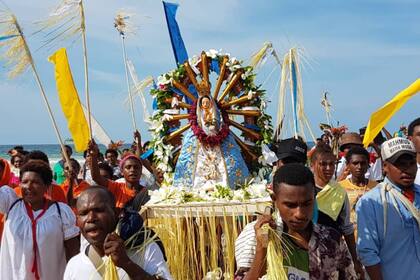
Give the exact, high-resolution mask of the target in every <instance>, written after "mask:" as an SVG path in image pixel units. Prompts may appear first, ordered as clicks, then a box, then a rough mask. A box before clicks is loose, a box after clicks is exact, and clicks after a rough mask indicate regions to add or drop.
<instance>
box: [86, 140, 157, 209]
mask: <svg viewBox="0 0 420 280" xmlns="http://www.w3.org/2000/svg"><path fill="white" fill-rule="evenodd" d="M88 151H89V153H90V156H91V161H90V166H89V168H90V170H91V174H92V179H93V180H94V181H95V182H96V183H97V184H98V185H100V186H103V187H106V188H108V189H109V191H110V192H111V193H112V194H113V195H114V196H115V200H116V205H115V206H116V207H117V208H124V207H126V208H127V207H128V208H131V209H132V210H135V211H139V210H140V208H141V206H142V205H144V204H145V203H146V202H147V201H149V199H150V197H149V195H148V194H147V189H146V188H145V187H144V186H142V185H140V183H139V181H140V177H141V174H142V168H143V165H142V162H141V160H140V158H139V157H137V156H136V155H133V154H128V155H126V156H125V157H124V158H123V159H122V160H121V161H120V169H121V173H122V175H123V177H124V179H125V182H124V183H119V182H115V181H112V180H109V179H106V178H105V177H103V176H101V174H100V172H99V166H98V154H99V149H98V146H97V145H96V143H95V141H94V140H91V141H90V142H89V148H88Z"/></svg>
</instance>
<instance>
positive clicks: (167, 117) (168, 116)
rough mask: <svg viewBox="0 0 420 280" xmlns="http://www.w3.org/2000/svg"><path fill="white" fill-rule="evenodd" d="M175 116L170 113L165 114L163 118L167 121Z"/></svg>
mask: <svg viewBox="0 0 420 280" xmlns="http://www.w3.org/2000/svg"><path fill="white" fill-rule="evenodd" d="M173 118H174V117H173V116H171V115H169V114H165V115H163V117H162V120H163V121H165V122H166V121H170V120H172V119H173Z"/></svg>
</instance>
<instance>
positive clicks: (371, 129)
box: [363, 79, 420, 147]
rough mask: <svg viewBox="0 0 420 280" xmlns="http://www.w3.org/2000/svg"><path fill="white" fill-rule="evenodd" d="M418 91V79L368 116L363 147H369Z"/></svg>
mask: <svg viewBox="0 0 420 280" xmlns="http://www.w3.org/2000/svg"><path fill="white" fill-rule="evenodd" d="M419 91H420V79H417V80H416V81H415V82H414V83H412V84H411V85H410V86H409V87H408V88H406V89H404V90H402V91H400V92H399V93H398V94H397V95H395V96H394V98H392V99H391V100H390V101H389V102H388V103H386V104H385V105H384V106H382V108H380V109H379V110H377V111H376V112H374V113H373V114H372V115H371V116H370V120H369V123H368V125H367V128H366V132H365V136H364V138H363V145H364V146H365V147H367V146H369V144H370V143H372V141H373V139H375V137H376V135H378V133H379V132H380V131H381V130H382V128H383V127H385V125H386V124H387V122H388V121H389V120H390V119H391V118H392V116H393V115H394V114H395V113H396V112H398V111H399V110H400V109H401V107H402V106H404V104H405V103H406V102H407V101H408V100H409V99H410V98H411V97H413V96H414V95H415V94H416V93H417V92H419Z"/></svg>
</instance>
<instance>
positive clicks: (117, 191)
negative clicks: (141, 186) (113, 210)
mask: <svg viewBox="0 0 420 280" xmlns="http://www.w3.org/2000/svg"><path fill="white" fill-rule="evenodd" d="M107 188H108V190H109V191H110V192H111V193H112V194H113V195H114V196H115V201H116V203H115V204H116V205H115V207H117V208H123V207H124V205H125V204H126V203H127V202H128V201H130V200H131V199H132V198H133V197H135V196H136V190H134V189H129V188H128V187H127V184H126V183H119V182H115V181H111V180H108V184H107Z"/></svg>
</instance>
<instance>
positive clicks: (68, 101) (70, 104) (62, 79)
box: [48, 48, 89, 152]
mask: <svg viewBox="0 0 420 280" xmlns="http://www.w3.org/2000/svg"><path fill="white" fill-rule="evenodd" d="M48 61H49V62H51V63H53V64H54V66H55V81H56V84H57V91H58V97H59V99H60V104H61V108H62V109H63V113H64V116H65V117H66V119H67V126H68V128H69V130H70V133H71V136H72V138H73V142H74V146H75V148H76V151H78V152H82V151H84V150H86V149H87V145H88V141H89V127H88V124H87V121H86V118H85V115H84V113H83V109H82V105H81V103H80V100H79V95H78V94H77V90H76V87H75V85H74V82H73V76H72V74H71V70H70V65H69V62H68V59H67V52H66V49H65V48H62V49H59V50H58V51H56V52H55V53H54V54H53V55H51V56H50V57H49V58H48Z"/></svg>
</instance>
